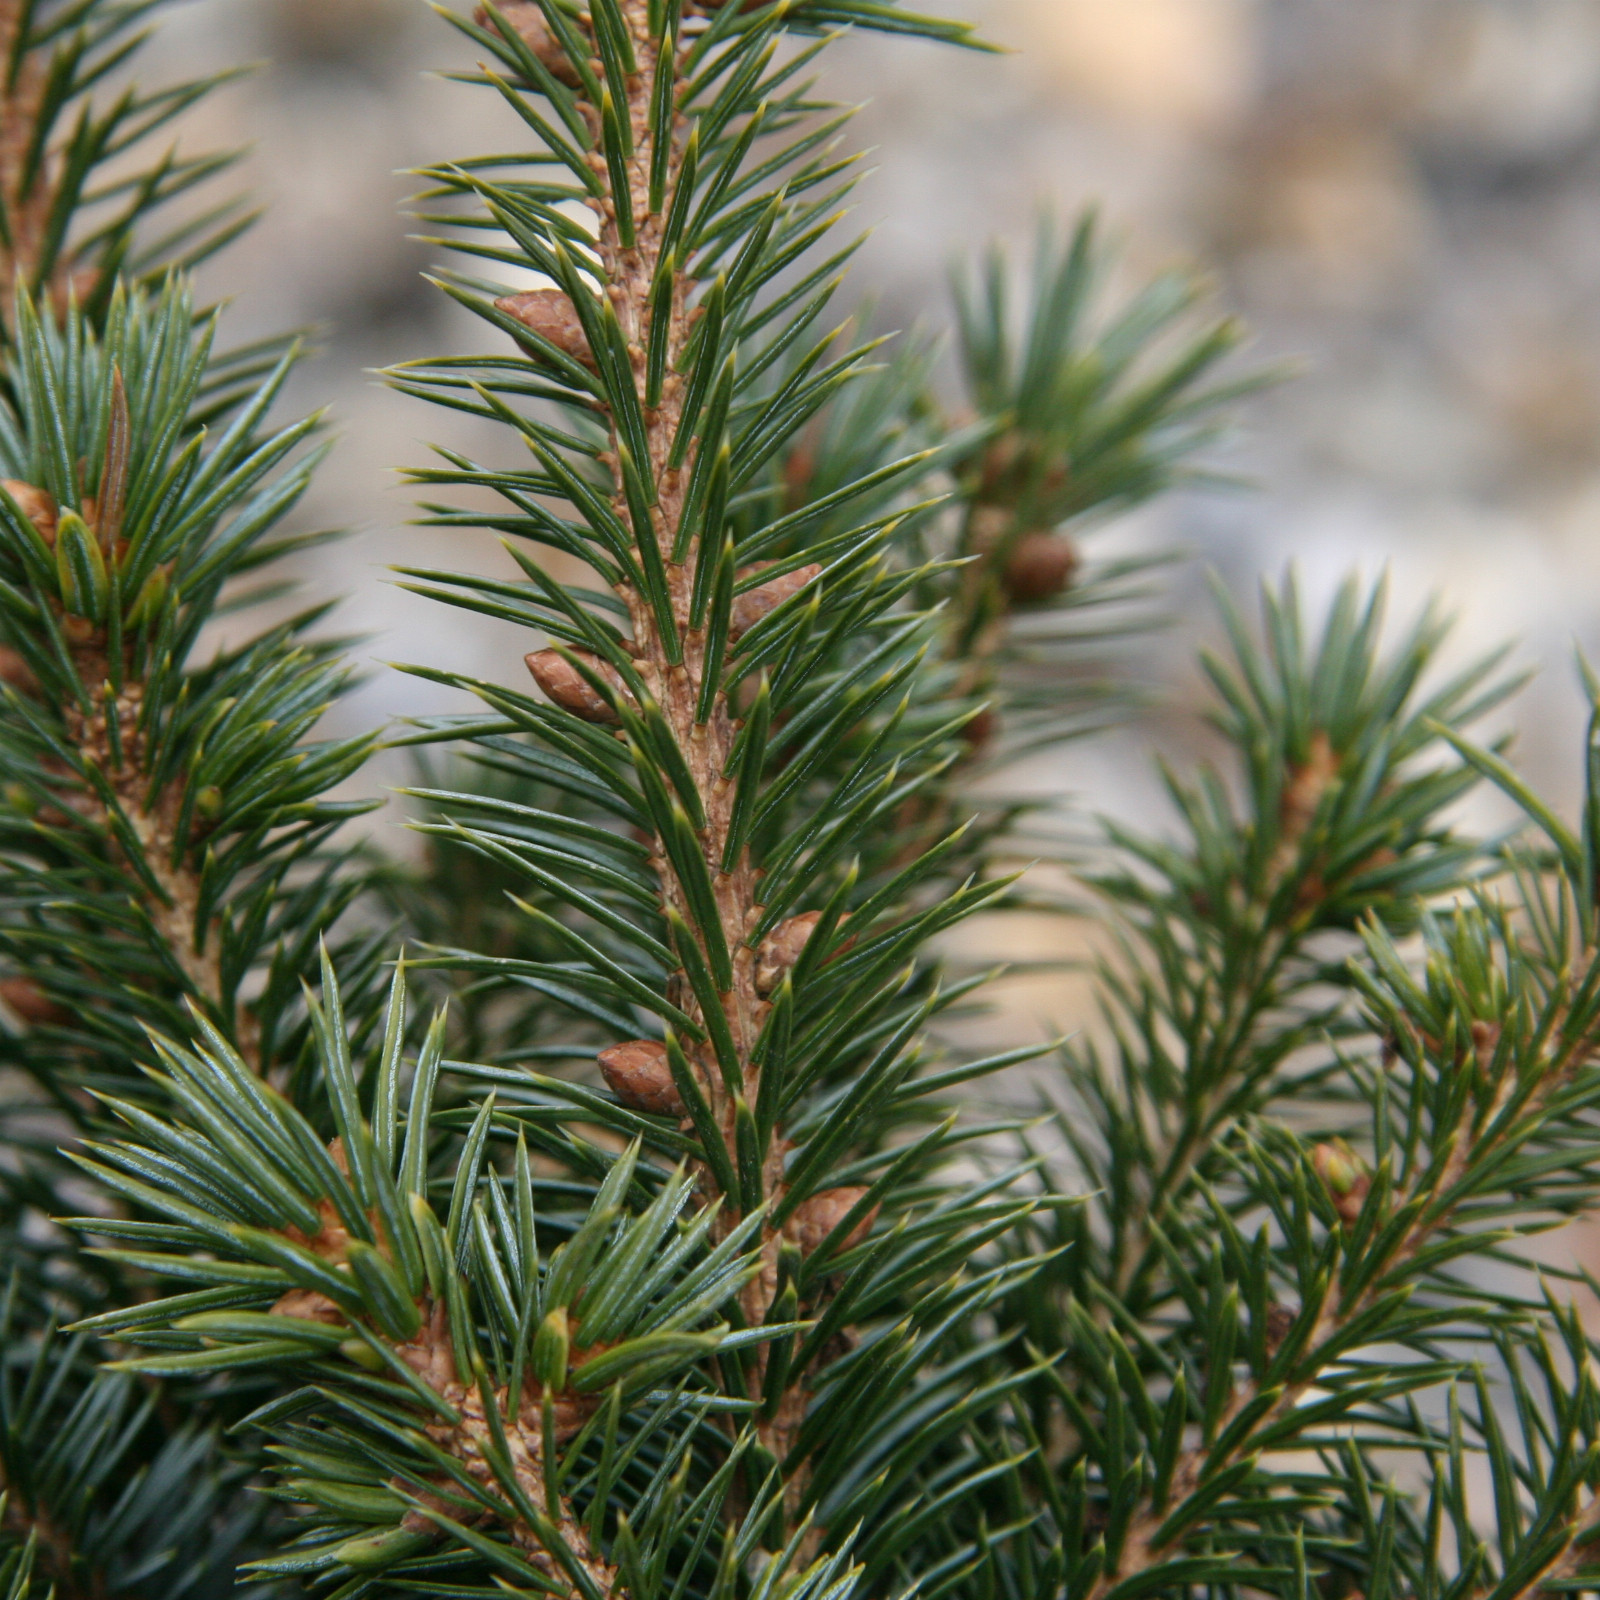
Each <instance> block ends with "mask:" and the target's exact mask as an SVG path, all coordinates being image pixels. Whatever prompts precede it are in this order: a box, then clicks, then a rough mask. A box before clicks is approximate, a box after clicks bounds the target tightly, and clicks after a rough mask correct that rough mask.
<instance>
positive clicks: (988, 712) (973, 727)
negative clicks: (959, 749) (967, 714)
mask: <svg viewBox="0 0 1600 1600" xmlns="http://www.w3.org/2000/svg"><path fill="white" fill-rule="evenodd" d="M999 731H1000V718H999V716H998V715H997V714H996V712H995V709H994V707H993V706H985V707H984V708H983V710H981V711H980V712H979V713H978V714H977V716H975V717H974V718H972V720H971V721H970V722H963V723H962V724H961V735H960V736H961V742H962V743H963V744H965V745H966V747H967V748H968V749H969V750H971V751H972V752H973V754H974V755H976V754H978V753H979V752H980V751H982V750H983V749H985V748H986V747H987V746H988V745H989V743H990V742H991V741H992V740H993V738H994V736H995V734H997V733H998V732H999Z"/></svg>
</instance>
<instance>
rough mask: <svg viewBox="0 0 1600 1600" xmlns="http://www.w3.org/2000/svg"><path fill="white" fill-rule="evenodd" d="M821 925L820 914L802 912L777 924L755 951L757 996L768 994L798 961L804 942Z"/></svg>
mask: <svg viewBox="0 0 1600 1600" xmlns="http://www.w3.org/2000/svg"><path fill="white" fill-rule="evenodd" d="M821 921H822V913H821V912H820V911H802V912H801V913H800V915H799V916H798V917H789V918H787V919H786V920H785V921H783V922H780V923H779V924H778V926H777V927H776V928H774V929H773V930H772V932H771V933H769V934H768V935H767V937H766V938H765V939H763V940H762V941H761V948H760V949H759V950H758V951H756V993H757V994H763V995H765V994H771V993H772V991H773V990H774V989H776V988H777V987H778V985H779V984H780V983H782V982H783V980H784V977H785V975H786V974H787V973H788V972H789V971H790V970H791V969H792V968H793V967H794V964H795V962H797V961H798V960H799V959H800V952H801V951H802V950H804V949H805V947H806V941H807V940H808V939H810V937H811V935H812V934H813V933H815V932H816V928H817V924H818V923H819V922H821Z"/></svg>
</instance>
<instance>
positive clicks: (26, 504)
mask: <svg viewBox="0 0 1600 1600" xmlns="http://www.w3.org/2000/svg"><path fill="white" fill-rule="evenodd" d="M0 489H4V490H5V491H6V493H7V494H9V495H10V496H11V498H12V499H13V500H15V501H16V503H17V509H18V510H19V511H20V512H21V513H22V514H23V516H25V517H26V518H27V519H28V521H29V522H31V523H32V524H33V525H34V527H35V528H37V529H38V530H39V537H40V538H41V539H43V540H44V542H45V543H46V544H54V543H55V542H56V503H55V501H54V500H52V499H51V498H50V496H49V494H48V493H46V491H45V490H43V489H39V488H36V487H35V486H34V485H33V484H31V483H23V482H21V481H20V480H18V479H16V478H3V479H0Z"/></svg>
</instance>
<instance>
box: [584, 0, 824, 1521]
mask: <svg viewBox="0 0 1600 1600" xmlns="http://www.w3.org/2000/svg"><path fill="white" fill-rule="evenodd" d="M621 11H622V14H623V16H624V19H625V20H626V23H627V25H628V28H629V30H630V33H631V36H632V41H633V48H634V52H635V56H636V59H637V62H638V68H639V70H638V73H637V75H636V76H635V77H633V78H632V79H631V81H630V83H629V85H628V89H629V93H628V103H627V108H626V109H627V115H628V116H629V118H630V120H631V125H632V132H633V141H632V142H633V149H634V155H633V156H632V158H631V159H630V161H629V162H628V164H627V182H628V186H629V190H630V196H629V198H630V200H631V203H632V204H631V210H632V215H633V217H634V218H635V219H636V223H635V238H634V242H633V243H632V244H631V245H629V244H625V243H624V242H623V239H622V236H621V231H620V229H619V227H618V224H617V208H616V205H615V203H614V200H613V199H610V198H608V199H606V200H604V201H603V202H602V203H601V205H600V228H599V234H598V237H597V239H596V242H595V249H596V253H597V255H598V256H599V259H600V263H601V267H602V269H603V277H604V281H605V284H606V295H607V298H608V299H609V300H610V302H611V304H612V306H613V308H614V309H615V312H616V315H617V318H618V321H619V322H620V324H621V327H622V331H623V334H624V336H625V338H626V339H627V342H628V349H629V352H630V355H631V359H632V363H633V369H634V378H635V383H636V386H637V388H638V390H639V392H640V394H641V396H642V395H643V394H644V391H645V376H646V362H647V358H646V349H647V346H648V341H649V334H650V312H649V305H650V288H651V285H652V283H653V282H654V280H655V277H656V272H657V269H658V266H659V264H660V260H661V247H662V231H663V228H664V225H665V222H666V217H665V216H664V215H662V214H658V213H653V212H652V211H651V209H650V186H649V172H650V160H651V152H652V148H653V137H652V129H651V122H650V104H651V97H652V92H653V88H654V84H655V77H656V73H657V71H658V68H659V46H658V44H657V42H656V41H655V40H653V39H652V38H651V36H650V31H649V26H648V20H647V19H648V6H647V4H646V0H621ZM584 112H585V115H586V116H587V118H588V119H589V122H590V126H591V129H592V131H593V134H594V142H595V146H596V148H595V149H594V150H593V151H592V152H591V154H590V157H589V160H590V164H591V167H592V170H593V171H594V172H595V174H596V176H597V177H598V178H599V179H600V181H601V183H602V184H608V183H609V177H608V168H607V165H606V162H605V159H604V156H603V154H602V153H601V151H600V149H599V142H600V117H599V111H598V108H596V107H594V106H591V105H585V107H584ZM684 135H685V126H684V123H683V120H682V119H681V118H678V119H675V122H674V130H673V140H674V149H673V151H672V152H671V155H670V158H669V163H668V180H667V184H666V192H667V193H669V194H670V193H671V192H672V189H673V188H674V186H675V184H676V182H677V179H678V174H679V170H680V166H681V149H682V140H683V137H684ZM694 287H695V285H694V283H693V281H692V280H691V279H689V278H688V277H687V275H686V274H683V273H681V272H680V273H678V274H677V278H676V282H675V284H674V288H673V294H672V300H671V307H670V311H669V313H668V314H669V316H670V324H669V328H668V334H667V374H668V375H667V378H666V381H665V385H664V387H663V391H662V396H661V403H660V405H659V406H658V407H655V408H653V409H651V408H647V409H646V410H645V412H644V424H645V432H646V439H647V445H648V452H649V462H648V466H649V472H650V478H651V481H652V482H653V484H654V486H655V490H656V494H657V497H658V503H657V505H656V507H655V509H654V512H653V519H654V536H655V538H656V541H657V546H658V549H659V550H660V553H661V557H662V560H663V562H664V563H665V565H666V572H667V583H668V591H669V594H670V597H671V605H672V612H673V617H674V621H675V623H676V625H677V632H678V635H679V638H680V640H681V641H682V656H683V659H682V662H681V664H679V665H672V664H670V654H669V651H668V650H667V649H666V647H665V644H664V642H663V639H662V637H661V632H660V629H659V626H658V622H657V619H656V616H655V614H654V612H653V611H652V609H651V608H650V606H649V604H648V603H647V601H646V599H645V597H644V596H642V595H641V594H639V593H638V592H637V591H635V590H634V589H632V588H631V587H628V586H623V587H621V588H620V589H619V590H618V593H619V596H620V598H621V599H622V600H623V601H624V602H625V603H626V604H627V607H628V613H629V618H630V622H631V625H632V635H633V639H634V641H635V660H634V667H635V669H636V670H637V671H638V673H639V674H640V676H641V677H642V678H643V680H644V681H645V683H646V684H647V685H648V687H649V689H650V692H651V694H652V695H653V696H654V698H655V699H656V701H657V703H658V704H659V705H660V707H661V710H662V714H663V715H664V716H665V718H666V720H667V722H668V724H669V725H670V727H671V729H672V733H673V735H674V737H675V739H676V740H677V743H678V747H679V748H680V750H682V752H683V754H684V757H685V760H686V763H687V766H688V769H689V771H690V773H691V775H692V779H693V782H694V785H695V788H696V790H697V793H698V796H699V799H700V804H701V808H702V810H703V812H704V815H705V826H704V828H703V829H701V831H700V836H699V837H700V843H701V847H702V850H703V853H704V858H705V861H706V864H707V866H708V868H709V870H710V873H711V878H712V885H713V892H714V895H715V900H716V907H717V912H718V915H719V918H720V922H721V933H722V939H723V942H724V943H725V945H726V947H727V949H728V951H729V952H730V954H731V957H732V966H733V983H732V987H731V988H730V989H728V990H727V992H725V993H724V994H722V995H721V997H720V999H721V1004H722V1009H723V1014H724V1016H725V1018H726V1021H727V1026H728V1029H729V1031H730V1033H731V1035H732V1038H733V1041H734V1046H735V1048H736V1050H737V1052H738V1056H739V1061H740V1070H741V1079H742V1083H741V1089H742V1096H741V1097H742V1099H743V1100H744V1102H745V1103H746V1104H747V1105H753V1104H754V1103H755V1101H756V1098H757V1093H758V1090H759V1087H760V1072H759V1069H758V1068H757V1067H756V1066H755V1065H754V1064H753V1063H752V1061H751V1057H752V1053H753V1051H754V1049H755V1045H756V1042H757V1040H758V1039H759V1037H760V1034H761V1029H762V1026H763V1024H764V1022H765V1021H766V1018H767V1015H768V1012H769V1010H770V1006H769V1004H768V1002H767V1001H766V1000H765V999H763V997H762V995H761V994H760V992H759V990H758V987H757V980H756V952H755V950H753V949H752V948H751V946H750V945H749V944H748V943H746V940H747V938H748V936H749V935H750V933H751V932H752V930H753V929H754V927H755V926H756V923H757V921H758V919H759V917H760V915H761V902H760V883H761V874H760V872H759V871H758V870H757V868H756V867H755V866H754V864H753V863H752V862H751V860H750V858H749V853H748V851H746V852H745V853H744V854H743V855H742V857H741V858H740V859H739V860H738V861H737V862H736V863H735V864H734V866H733V868H732V870H731V871H727V872H724V871H723V870H722V861H723V856H724V853H725V849H726V846H727V842H728V836H729V831H730V829H731V827H732V822H733V807H734V801H735V798H736V790H735V786H734V785H733V784H732V783H730V782H729V781H728V780H727V779H726V778H725V777H724V776H723V774H724V772H725V770H726V769H727V767H728V763H729V758H730V756H731V755H732V752H733V747H734V741H735V738H736V736H737V734H738V731H739V726H740V725H739V722H738V721H737V719H736V717H735V715H734V712H733V710H732V708H731V707H730V706H729V704H728V700H727V696H726V695H725V694H724V693H722V692H719V693H718V694H717V695H716V697H715V701H714V704H713V706H712V708H711V711H710V715H709V716H708V717H707V718H706V719H705V720H704V721H700V720H697V715H696V713H697V707H698V701H699V696H700V689H701V684H702V682H703V679H704V675H705V671H706V666H707V661H706V636H705V631H704V630H703V629H698V628H691V627H690V626H689V620H690V599H691V586H692V581H693V570H694V568H693V563H694V559H695V556H696V553H697V552H696V551H695V550H690V551H689V552H688V558H687V560H686V561H684V562H682V563H678V562H674V561H673V560H672V559H671V557H672V548H673V544H674V541H675V540H676V538H677V535H678V530H679V526H680V523H681V520H682V514H683V507H684V496H685V493H686V490H687V485H688V477H689V473H690V471H691V470H692V467H693V462H694V458H693V456H692V455H691V457H690V459H689V460H688V462H686V464H685V466H684V467H683V468H681V469H679V468H673V467H672V466H670V465H669V460H670V455H671V451H672V446H673V442H674V440H675V438H676V436H677V433H678V428H679V425H680V423H681V421H682V417H683V399H684V385H683V380H682V378H681V377H680V376H679V375H678V367H679V364H680V361H681V359H682V356H683V353H684V350H685V348H686V347H687V344H688V340H689V336H690V332H691V319H692V307H691V305H690V303H689V301H690V296H691V295H692V292H693V290H694ZM613 424H614V419H613ZM620 445H621V440H620V438H619V436H618V434H617V432H616V429H615V426H614V425H613V428H612V441H611V448H612V452H613V454H612V457H611V462H612V465H613V466H615V462H616V460H617V459H619V457H618V456H617V454H616V452H617V451H618V450H619V448H620ZM618 480H619V483H618V492H617V493H616V495H615V497H614V505H615V509H616V511H617V514H618V516H619V518H620V519H621V520H622V521H623V522H624V524H627V523H628V522H629V521H630V520H631V519H630V516H629V512H628V507H627V503H626V500H625V498H624V497H623V495H622V493H621V489H620V473H619V474H618ZM653 865H654V867H655V871H656V874H657V878H658V881H659V883H660V886H661V897H662V901H663V904H664V905H665V906H667V907H669V908H671V909H672V910H674V911H676V912H677V913H678V914H679V915H680V916H681V917H682V918H683V922H684V924H685V925H686V926H688V927H689V928H691V929H694V928H695V927H696V917H695V915H694V912H693V908H692V906H691V903H690V901H689V899H688V896H687V895H686V894H685V892H684V889H683V886H682V885H681V884H680V882H679V881H678V878H677V875H676V874H675V872H674V871H673V869H672V866H671V864H670V861H669V859H668V856H667V852H666V850H665V849H664V848H663V847H662V846H661V844H660V841H657V850H656V855H655V857H654V861H653ZM694 937H696V938H697V939H698V938H700V935H699V934H698V933H696V934H695V935H694ZM669 998H670V999H671V1000H672V1002H673V1004H675V1005H676V1006H678V1007H679V1008H680V1009H681V1010H683V1011H684V1012H686V1013H687V1014H689V1015H690V1016H695V1017H697V1018H698V1017H699V1016H700V1007H699V1004H698V1001H697V999H696V997H695V995H694V993H693V991H692V989H691V987H690V985H689V983H688V980H687V978H686V977H685V976H684V974H683V973H682V972H679V973H678V974H676V975H674V977H673V978H672V979H671V980H670V984H669ZM686 1049H687V1050H688V1051H689V1054H690V1059H691V1064H692V1066H693V1068H694V1070H695V1071H696V1073H697V1076H698V1077H699V1080H700V1081H701V1083H702V1084H703V1085H704V1087H705V1091H706V1094H707V1098H708V1100H709V1103H710V1105H711V1109H712V1112H713V1114H714V1116H715V1117H716V1120H717V1122H718V1125H719V1126H720V1128H721V1129H722V1134H723V1138H724V1141H725V1143H726V1147H727V1149H728V1151H729V1153H730V1157H732V1158H733V1159H734V1160H735V1162H737V1157H736V1155H735V1146H736V1135H735V1125H736V1116H737V1111H738V1100H737V1099H736V1097H735V1096H734V1095H733V1094H732V1093H731V1092H730V1091H729V1088H728V1086H727V1084H726V1083H725V1082H724V1078H723V1073H722V1071H721V1068H720V1067H719V1065H718V1063H717V1061H716V1058H715V1055H714V1053H713V1051H712V1049H711V1047H710V1045H709V1044H704V1043H702V1044H699V1045H690V1044H686ZM786 1150H787V1146H786V1144H785V1142H784V1141H783V1139H782V1138H781V1137H775V1138H773V1139H772V1140H771V1141H770V1143H769V1146H768V1148H767V1150H766V1151H765V1153H764V1156H763V1160H762V1169H763V1170H762V1181H763V1188H764V1191H765V1193H766V1195H767V1196H768V1197H769V1198H773V1197H776V1196H779V1195H781V1193H782V1191H783V1188H784V1177H783V1168H784V1156H785V1153H786ZM702 1187H703V1189H704V1190H705V1191H706V1192H707V1193H708V1194H709V1193H710V1192H711V1191H712V1189H713V1188H714V1182H713V1180H712V1179H711V1177H710V1174H709V1173H706V1174H703V1175H702ZM727 1199H728V1200H730V1201H735V1202H736V1201H737V1196H728V1197H727ZM737 1209H738V1208H737V1204H734V1205H731V1206H730V1207H729V1209H728V1212H727V1219H728V1220H727V1226H731V1225H732V1222H733V1220H734V1216H735V1214H736V1212H737ZM780 1248H781V1239H780V1237H779V1235H778V1233H777V1231H776V1230H775V1229H772V1228H770V1227H769V1228H768V1229H767V1230H766V1233H765V1235H764V1238H763V1241H762V1250H763V1258H764V1259H763V1270H762V1271H761V1273H760V1274H759V1275H758V1276H757V1277H756V1278H755V1279H754V1280H752V1282H751V1283H750V1284H749V1285H748V1286H747V1287H746V1289H745V1290H744V1291H743V1294H742V1297H741V1302H742V1311H743V1315H744V1317H745V1320H746V1322H747V1323H748V1324H750V1325H752V1326H754V1325H757V1324H759V1323H761V1322H762V1321H764V1320H765V1318H766V1316H767V1313H768V1311H769V1309H770V1307H771V1305H772V1302H773V1299H774V1297H775V1295H776V1293H777V1284H778V1258H779V1252H780ZM764 1367H765V1358H764V1356H763V1357H760V1358H758V1359H757V1361H756V1362H755V1363H754V1367H753V1370H754V1373H755V1376H754V1379H753V1383H754V1386H755V1390H756V1395H757V1396H759V1386H760V1382H761V1375H762V1373H763V1371H764ZM804 1376H805V1375H804V1374H796V1375H795V1384H796V1388H797V1390H798V1388H799V1385H801V1384H802V1383H803V1381H804ZM803 1412H804V1403H803V1398H798V1399H796V1400H792V1401H791V1400H786V1401H785V1402H784V1403H783V1404H782V1405H780V1406H779V1408H778V1410H777V1414H776V1415H775V1417H774V1418H773V1419H772V1420H771V1421H769V1422H764V1423H762V1424H760V1426H759V1431H760V1433H761V1437H762V1442H763V1443H764V1444H765V1445H766V1446H767V1448H768V1449H769V1450H771V1451H772V1453H773V1455H774V1456H775V1457H776V1458H777V1459H778V1460H779V1461H783V1460H784V1459H785V1457H786V1456H787V1455H788V1453H789V1450H790V1448H791V1446H792V1444H793V1441H794V1435H795V1432H796V1430H797V1429H798V1427H799V1423H800V1419H801V1416H802V1415H803ZM790 1489H791V1492H790V1504H791V1508H792V1507H793V1505H794V1504H796V1503H797V1502H798V1499H799V1497H800V1495H801V1493H802V1492H803V1483H801V1482H798V1481H795V1482H792V1483H791V1486H790Z"/></svg>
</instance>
